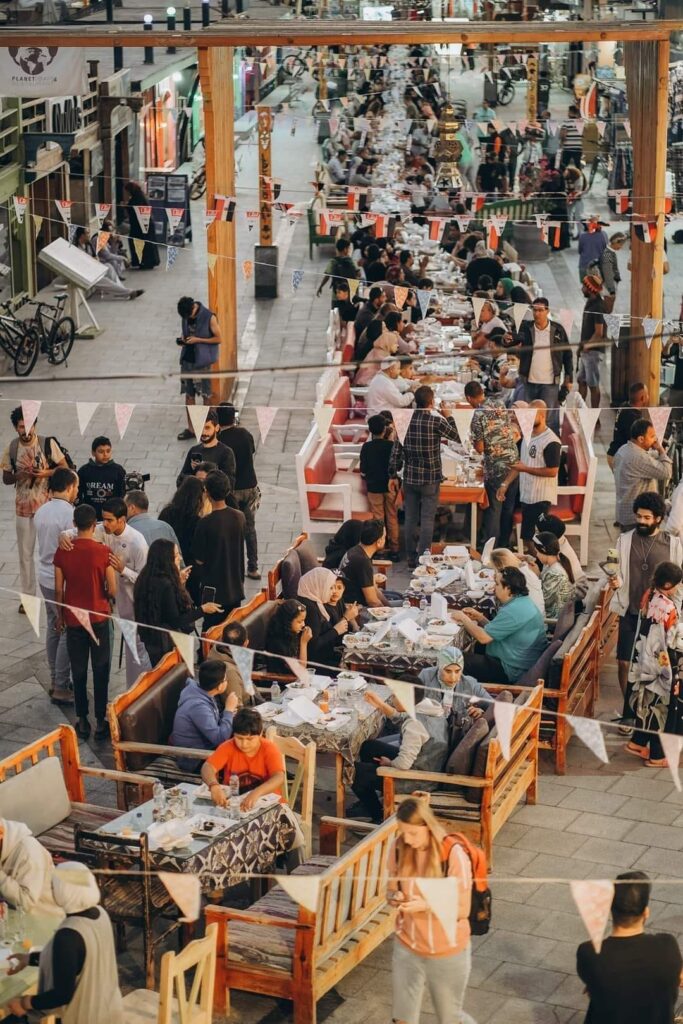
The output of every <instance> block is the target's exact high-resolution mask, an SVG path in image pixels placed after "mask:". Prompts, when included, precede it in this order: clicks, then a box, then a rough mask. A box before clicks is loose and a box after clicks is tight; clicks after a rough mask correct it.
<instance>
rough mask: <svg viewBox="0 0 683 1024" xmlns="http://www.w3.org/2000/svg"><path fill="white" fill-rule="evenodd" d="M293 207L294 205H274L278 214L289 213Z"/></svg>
mask: <svg viewBox="0 0 683 1024" xmlns="http://www.w3.org/2000/svg"><path fill="white" fill-rule="evenodd" d="M293 206H294V203H273V209H274V210H277V211H278V213H289V211H290V210H291V209H292V207H293Z"/></svg>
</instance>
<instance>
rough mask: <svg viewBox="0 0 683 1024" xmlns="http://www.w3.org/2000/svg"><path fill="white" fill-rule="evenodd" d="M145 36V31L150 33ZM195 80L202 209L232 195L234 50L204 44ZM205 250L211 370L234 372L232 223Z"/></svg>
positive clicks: (221, 384) (218, 224)
mask: <svg viewBox="0 0 683 1024" xmlns="http://www.w3.org/2000/svg"><path fill="white" fill-rule="evenodd" d="M148 34H149V33H148ZM198 65H199V80H200V82H201V87H202V96H203V98H204V148H205V151H206V205H207V208H208V209H211V208H212V207H213V206H214V197H215V196H216V195H223V196H234V195H235V140H234V133H233V130H232V125H233V124H234V122H235V104H234V89H233V77H232V75H233V51H232V49H231V48H230V47H228V46H221V47H208V46H202V47H200V49H199V52H198ZM207 251H208V253H209V254H210V255H211V254H213V255H215V256H216V257H217V258H216V260H215V263H214V267H213V270H211V268H210V266H209V267H208V268H207V269H208V274H209V309H212V310H213V311H214V312H215V314H216V316H217V318H218V324H219V327H220V329H221V336H222V339H223V341H222V344H221V347H220V350H219V356H218V363H217V364H214V366H213V367H212V369H217V370H235V369H237V285H236V278H237V275H236V258H237V245H236V239H235V221H234V219H233V220H230V221H214V223H213V224H211V225H210V227H209V229H208V231H207ZM231 392H232V381H231V380H230V379H229V378H221V379H220V380H219V381H217V382H214V387H213V389H212V396H211V401H212V403H215V402H216V401H217V400H218V401H222V400H226V399H228V398H229V397H230V394H231Z"/></svg>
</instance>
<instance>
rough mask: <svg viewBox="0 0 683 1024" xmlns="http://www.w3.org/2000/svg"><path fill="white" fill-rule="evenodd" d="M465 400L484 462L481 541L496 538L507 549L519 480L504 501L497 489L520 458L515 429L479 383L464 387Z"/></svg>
mask: <svg viewBox="0 0 683 1024" xmlns="http://www.w3.org/2000/svg"><path fill="white" fill-rule="evenodd" d="M465 398H466V399H467V401H468V402H469V404H470V405H471V406H472V408H473V409H474V410H475V413H474V416H473V417H472V422H471V424H470V437H471V439H472V444H473V445H474V449H475V451H477V452H478V453H479V454H480V455H482V456H483V459H484V488H485V490H486V496H487V498H488V507H487V508H486V509H485V510H484V515H483V517H482V527H481V537H482V541H483V542H484V543H485V542H486V541H487V540H488V539H489V537H495V538H496V547H502V548H506V547H507V546H508V545H509V543H510V534H511V532H512V517H513V514H514V510H515V506H516V504H517V494H518V492H519V479H518V478H515V479H514V480H512V482H511V483H510V486H509V487H507V488H506V490H505V497H504V499H503V501H499V500H498V488H499V487H500V486H501V484H502V483H503V481H504V480H505V478H506V477H507V475H508V473H509V471H510V469H511V468H512V466H514V464H515V463H516V462H517V461H518V459H519V451H518V448H517V438H516V432H515V426H514V423H513V422H512V416H511V415H510V413H509V412H508V410H507V409H506V408H505V406H504V405H503V403H502V402H501V401H499V400H497V399H495V398H493V397H490V398H486V395H485V393H484V389H483V387H482V386H481V384H480V383H479V382H478V381H474V380H472V381H469V383H467V384H466V385H465Z"/></svg>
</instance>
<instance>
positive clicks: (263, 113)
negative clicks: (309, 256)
mask: <svg viewBox="0 0 683 1024" xmlns="http://www.w3.org/2000/svg"><path fill="white" fill-rule="evenodd" d="M256 114H257V122H256V123H257V125H258V195H259V210H260V213H261V216H260V217H259V243H260V244H261V245H272V244H273V207H272V205H271V204H272V202H273V200H274V199H275V187H274V185H273V183H272V177H273V160H272V149H271V140H272V135H273V112H272V110H271V109H270V107H257V108H256ZM268 178H270V179H271V181H268V180H267V179H268Z"/></svg>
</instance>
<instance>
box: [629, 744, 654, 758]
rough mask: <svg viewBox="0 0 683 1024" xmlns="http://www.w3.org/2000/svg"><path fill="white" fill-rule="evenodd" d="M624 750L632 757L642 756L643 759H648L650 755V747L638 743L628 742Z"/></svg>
mask: <svg viewBox="0 0 683 1024" xmlns="http://www.w3.org/2000/svg"><path fill="white" fill-rule="evenodd" d="M624 750H625V751H626V753H627V754H630V755H631V756H632V757H640V758H642V759H643V761H647V759H648V758H649V756H650V750H649V747H639V746H638V744H637V743H627V744H626V745H625V746H624Z"/></svg>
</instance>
